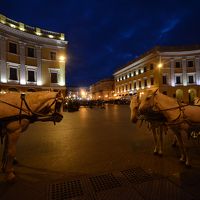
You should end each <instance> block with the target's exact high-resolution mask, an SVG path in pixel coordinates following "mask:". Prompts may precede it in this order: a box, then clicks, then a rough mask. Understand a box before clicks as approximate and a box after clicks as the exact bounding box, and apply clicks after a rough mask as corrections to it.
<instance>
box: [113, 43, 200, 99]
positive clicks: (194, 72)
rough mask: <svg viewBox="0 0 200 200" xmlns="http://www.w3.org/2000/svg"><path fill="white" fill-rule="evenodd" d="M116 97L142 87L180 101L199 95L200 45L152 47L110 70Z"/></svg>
mask: <svg viewBox="0 0 200 200" xmlns="http://www.w3.org/2000/svg"><path fill="white" fill-rule="evenodd" d="M114 79H115V94H116V96H117V98H120V97H123V96H127V95H132V94H133V93H136V92H139V94H140V95H142V94H143V92H144V91H145V90H149V89H155V88H159V91H160V92H162V93H163V94H166V95H168V96H170V97H174V98H177V99H178V100H181V101H184V102H192V101H193V99H194V97H196V96H200V46H199V45H196V46H186V47H184V46H180V47H161V46H158V47H155V48H153V49H152V50H150V51H148V52H146V53H145V54H144V55H141V56H140V57H138V58H137V59H135V60H133V61H131V62H130V63H128V64H127V65H125V66H123V67H122V68H121V69H118V70H117V71H116V72H115V73H114Z"/></svg>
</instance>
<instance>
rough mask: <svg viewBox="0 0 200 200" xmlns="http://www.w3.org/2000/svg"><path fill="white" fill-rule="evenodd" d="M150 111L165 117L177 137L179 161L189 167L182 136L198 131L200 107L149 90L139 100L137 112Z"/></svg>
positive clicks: (199, 127)
mask: <svg viewBox="0 0 200 200" xmlns="http://www.w3.org/2000/svg"><path fill="white" fill-rule="evenodd" d="M152 110H153V111H155V112H158V113H162V114H163V115H164V116H165V118H166V120H167V124H168V126H169V127H170V128H171V129H172V131H173V132H174V134H175V135H176V137H177V140H178V143H179V148H180V151H181V158H180V161H181V162H184V163H185V164H186V166H190V162H189V157H188V152H187V149H186V146H185V144H184V142H185V141H184V140H183V136H184V135H183V134H187V135H188V136H189V135H190V134H191V132H192V131H194V130H195V131H196V130H200V107H198V106H191V105H186V104H180V103H179V102H177V101H176V100H175V99H173V98H171V97H168V96H166V95H163V94H162V93H160V92H158V91H157V90H155V91H151V90H149V91H147V92H146V93H145V94H144V95H143V96H142V98H141V103H140V106H139V111H140V112H141V113H149V112H151V111H152Z"/></svg>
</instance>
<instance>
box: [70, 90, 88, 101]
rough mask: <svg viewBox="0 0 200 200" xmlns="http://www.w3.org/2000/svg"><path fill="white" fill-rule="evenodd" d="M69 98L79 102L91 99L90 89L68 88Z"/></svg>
mask: <svg viewBox="0 0 200 200" xmlns="http://www.w3.org/2000/svg"><path fill="white" fill-rule="evenodd" d="M67 97H68V98H69V99H77V100H89V99H91V98H90V92H89V88H88V87H67Z"/></svg>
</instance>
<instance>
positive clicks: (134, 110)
mask: <svg viewBox="0 0 200 200" xmlns="http://www.w3.org/2000/svg"><path fill="white" fill-rule="evenodd" d="M138 107H139V96H138V95H135V96H133V97H132V99H131V103H130V110H131V121H132V122H133V123H136V122H137V120H138Z"/></svg>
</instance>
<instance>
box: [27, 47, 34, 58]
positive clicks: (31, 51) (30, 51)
mask: <svg viewBox="0 0 200 200" xmlns="http://www.w3.org/2000/svg"><path fill="white" fill-rule="evenodd" d="M27 56H28V57H33V58H34V57H35V49H34V48H31V47H28V49H27Z"/></svg>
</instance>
